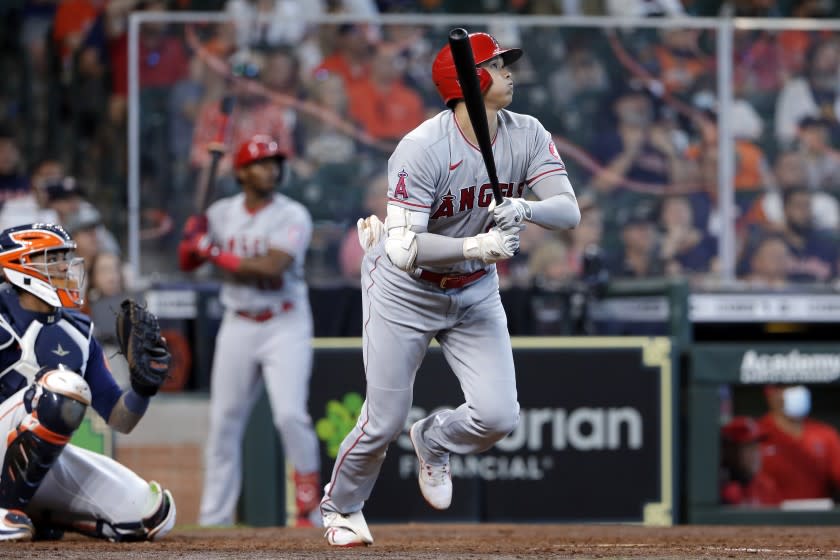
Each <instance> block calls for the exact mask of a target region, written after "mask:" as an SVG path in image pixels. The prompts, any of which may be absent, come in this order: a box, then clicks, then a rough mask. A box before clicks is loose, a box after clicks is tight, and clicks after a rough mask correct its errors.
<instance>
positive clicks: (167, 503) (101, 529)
mask: <svg viewBox="0 0 840 560" xmlns="http://www.w3.org/2000/svg"><path fill="white" fill-rule="evenodd" d="M149 491H150V492H151V497H152V499H153V504H154V505H153V506H152V508H151V510H150V513H149V514H148V515H146V516H145V517H144V518H142V519H140V520H139V521H124V522H112V521H107V520H105V519H96V518H92V517H84V516H79V515H77V516H73V515H62V514H58V513H56V514H54V515H52V516H51V517H50V519H49V522H50V524H51V525H52V526H54V527H56V528H60V529H63V530H67V531H73V532H76V533H81V534H82V535H87V536H88V537H93V538H96V539H106V540H109V541H111V542H137V541H156V540H160V539H162V538H163V537H164V536H166V534H167V533H169V532H170V531H171V530H172V528H173V527H174V526H175V518H176V510H175V500H174V499H173V498H172V494H171V493H170V492H169V490H164V489H163V488H162V487H161V486H160V484H158V483H157V482H155V481H151V482H149Z"/></svg>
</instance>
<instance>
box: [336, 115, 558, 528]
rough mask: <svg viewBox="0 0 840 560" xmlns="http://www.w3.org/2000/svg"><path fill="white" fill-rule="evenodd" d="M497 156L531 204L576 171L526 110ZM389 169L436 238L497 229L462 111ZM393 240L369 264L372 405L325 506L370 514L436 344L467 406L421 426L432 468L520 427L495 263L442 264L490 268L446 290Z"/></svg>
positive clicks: (512, 191) (427, 127) (508, 184)
mask: <svg viewBox="0 0 840 560" xmlns="http://www.w3.org/2000/svg"><path fill="white" fill-rule="evenodd" d="M493 153H494V157H495V162H496V168H497V175H498V177H499V182H500V184H501V187H502V190H503V192H504V194H505V196H509V197H521V196H522V195H523V194H524V193H525V191H526V189H528V188H530V187H532V186H533V185H534V184H535V183H537V182H538V181H539V180H540V179H541V178H544V177H548V176H550V175H552V174H558V173H561V174H565V173H566V168H565V166H564V165H563V161H562V160H561V159H560V156H559V154H558V153H557V149H556V148H555V147H554V143H553V142H552V141H551V136H550V135H549V133H548V132H547V131H546V130H545V129H544V128H543V126H542V125H541V124H540V123H539V122H538V121H537V120H536V119H534V118H532V117H529V116H526V115H519V114H516V113H512V112H509V111H504V110H503V111H500V112H499V114H498V132H497V134H496V137H495V138H494V139H493ZM388 174H389V189H388V199H389V204H396V205H398V206H402V207H404V208H406V209H409V210H413V211H418V212H424V213H428V214H429V221H428V231H429V232H431V233H435V234H439V235H446V236H450V237H468V236H473V235H476V234H479V233H482V232H485V231H487V230H488V229H489V228H490V227H491V226H492V222H493V215H492V213H491V212H488V207H489V206H490V203H491V202H492V200H493V193H492V188H491V186H490V181H489V180H488V176H487V171H486V169H485V166H484V162H483V159H482V157H481V152H480V151H479V149H478V147H477V146H475V145H473V144H472V143H470V142H469V141H468V140H467V139H466V138H465V137H464V135H463V133H462V132H461V130H460V129H459V127H458V123H457V121H456V120H455V115H454V113H453V112H452V111H444V112H442V113H440V114H439V115H437V116H435V117H433V118H431V119H429V120H427V121H426V122H424V123H423V124H421V125H420V126H419V127H418V128H416V129H415V130H413V131H412V132H410V133H409V134H408V135H407V136H406V137H405V138H403V140H402V141H401V142H400V144H399V145H398V146H397V148H396V150H395V151H394V153H393V155H392V156H391V158H390V160H389V163H388ZM384 245H385V243H384V241H380V243H379V244H378V245H376V246H375V247H373V248H371V250H370V251H369V252H368V253H367V254H366V255H365V258H364V262H363V264H362V305H363V320H364V331H363V338H364V343H363V355H364V360H365V371H366V376H367V390H366V399H365V404H364V406H363V408H362V412H361V414H360V416H359V420H358V423H357V425H356V426H355V428H354V429H353V430H352V431H351V432H350V433H349V434H348V435H347V437H346V438H345V439H344V442H343V443H342V445H341V447H340V449H339V453H338V456H337V458H336V463H335V466H334V468H333V473H332V477H331V480H330V483H329V484H328V486H327V487H326V489H325V496H324V500H323V501H322V503H321V508H322V510H323V511H337V512H339V513H350V512H354V511H358V510H359V509H361V508H362V506H363V505H364V502H365V500H367V499H368V497H369V496H370V493H371V491H372V490H373V485H374V482H375V481H376V477H377V474H378V473H379V469H380V467H381V465H382V461H383V460H384V458H385V450H386V449H387V447H388V445H389V444H390V442H391V441H393V440H394V439H396V438H397V436H399V434H400V433H401V432H402V431H403V430H406V429H408V426H406V425H405V423H406V418H407V416H408V412H409V409H410V407H411V399H412V385H413V382H414V376H415V374H416V372H417V369H418V368H419V367H420V363H421V362H422V361H423V357H424V356H425V353H426V350H427V348H428V345H429V343H430V342H431V341H432V339H436V340H437V341H438V342H439V343H440V345H441V348H442V350H443V353H444V356H445V357H446V360H447V362H448V363H449V366H450V367H451V368H452V370H453V372H454V373H455V375H456V376H457V377H458V379H459V381H460V385H461V387H462V388H463V391H464V397H465V401H466V402H465V403H464V404H463V405H461V406H460V407H458V408H456V409H454V410H445V411H438V412H436V413H435V414H433V415H432V416H429V417H427V418H425V419H423V420H421V421H420V424H421V425H420V429H419V430H417V431H416V432H415V435H416V436H417V437H416V440H419V441H417V443H418V444H419V446H420V447H419V448H418V452H419V453H420V454H421V455H422V456H423V458H424V460H425V461H426V462H428V463H430V464H438V465H440V464H443V463H444V462H445V461H447V460H448V456H449V453H450V452H452V453H462V454H466V453H477V452H481V451H484V450H486V449H488V448H489V447H491V446H492V445H493V444H494V443H495V442H496V441H498V440H499V439H501V438H503V437H504V436H505V435H506V434H507V433H509V432H510V431H512V430H513V429H514V428H515V426H516V423H517V421H518V415H519V405H518V402H517V398H516V380H515V375H514V367H513V351H512V349H511V344H510V336H509V334H508V331H507V318H506V316H505V312H504V309H503V307H502V302H501V297H500V295H499V282H498V276H497V275H496V267H495V265H489V266H488V265H485V264H484V263H483V262H482V261H479V260H471V261H464V262H460V263H457V264H454V265H451V266H447V267H445V268H438V269H430V270H431V271H432V272H438V273H445V274H465V273H471V272H476V271H480V270H481V269H485V270H486V272H487V273H486V274H485V275H483V276H481V277H480V278H478V279H477V280H475V281H474V282H472V283H470V284H468V285H466V286H463V287H459V288H454V289H444V288H441V287H440V285H439V284H436V283H433V282H428V281H426V280H423V279H421V278H418V277H417V276H416V275H412V274H409V273H407V272H404V271H402V270H400V269H398V268H397V267H395V266H394V265H393V264H392V263H391V262H390V260H389V259H388V256H387V254H386V253H385V249H384Z"/></svg>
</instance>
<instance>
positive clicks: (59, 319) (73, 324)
mask: <svg viewBox="0 0 840 560" xmlns="http://www.w3.org/2000/svg"><path fill="white" fill-rule="evenodd" d="M54 316H55V319H56V321H55V322H54V323H48V324H44V323H41V322H39V321H32V322H31V323H30V324H29V325H28V327H27V328H26V330H25V331H24V332H23V333H18V332H17V330H16V329H15V328H14V327H13V326H12V324H11V322H12V318H11V317H10V316H9V315H8V314H7V313H5V312H4V311H3V310H0V368H2V369H0V402H2V401H3V400H5V399H7V398H8V397H9V396H11V395H13V394H14V393H15V392H16V391H18V390H19V389H20V388H22V387H23V386H24V385H27V384H29V383H31V382H32V380H33V378H34V376H35V373H36V372H37V371H38V370H39V369H41V368H42V367H43V366H50V367H57V366H58V365H59V364H62V365H64V366H65V367H66V368H68V369H71V370H73V371H77V372H83V371H85V367H86V366H87V361H88V354H89V351H90V322H87V321H83V320H77V318H76V317H72V316H65V315H64V314H62V313H61V312H59V313H56V314H55V315H54Z"/></svg>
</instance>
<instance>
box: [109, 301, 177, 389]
mask: <svg viewBox="0 0 840 560" xmlns="http://www.w3.org/2000/svg"><path fill="white" fill-rule="evenodd" d="M117 341H118V343H119V345H120V351H121V352H122V353H123V354H124V355H125V359H126V360H127V361H128V368H129V372H130V373H131V387H132V389H134V392H135V393H137V394H139V395H143V396H145V397H151V396H152V395H154V394H155V393H157V392H158V389H160V386H161V385H163V382H164V381H166V377H167V375H168V373H169V362H170V358H171V356H170V354H169V349H168V348H167V347H166V340H164V339H163V337H161V336H160V325H159V324H158V320H157V317H155V315H154V313H151V312H150V311H148V310H147V309H146V308H145V307H143V306H141V305H140V304H138V303H137V302H136V301H134V300H133V299H125V300H123V302H122V304H121V305H120V310H119V311H118V312H117Z"/></svg>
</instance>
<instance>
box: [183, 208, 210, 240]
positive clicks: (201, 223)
mask: <svg viewBox="0 0 840 560" xmlns="http://www.w3.org/2000/svg"><path fill="white" fill-rule="evenodd" d="M207 229H208V224H207V215H206V214H194V215H192V216H190V217H189V218H187V222H186V223H185V224H184V239H195V238H198V237H200V236H202V235H204V234H206V233H207Z"/></svg>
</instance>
